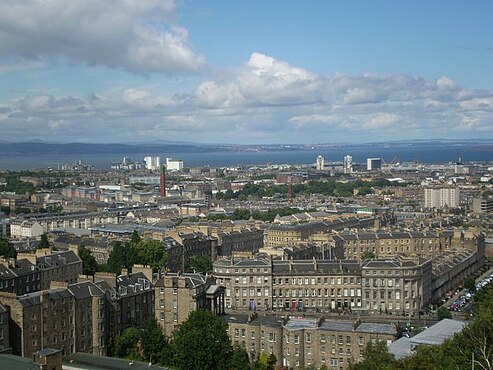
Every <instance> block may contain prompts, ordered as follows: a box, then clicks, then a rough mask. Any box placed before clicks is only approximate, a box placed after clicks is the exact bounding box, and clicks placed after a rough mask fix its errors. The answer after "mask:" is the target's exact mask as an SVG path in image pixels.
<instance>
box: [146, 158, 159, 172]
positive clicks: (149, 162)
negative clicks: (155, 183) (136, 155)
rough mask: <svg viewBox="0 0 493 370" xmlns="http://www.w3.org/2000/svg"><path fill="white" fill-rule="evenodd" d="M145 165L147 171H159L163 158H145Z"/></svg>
mask: <svg viewBox="0 0 493 370" xmlns="http://www.w3.org/2000/svg"><path fill="white" fill-rule="evenodd" d="M144 163H145V166H146V169H147V170H152V171H154V170H158V169H159V167H160V166H161V158H159V157H144Z"/></svg>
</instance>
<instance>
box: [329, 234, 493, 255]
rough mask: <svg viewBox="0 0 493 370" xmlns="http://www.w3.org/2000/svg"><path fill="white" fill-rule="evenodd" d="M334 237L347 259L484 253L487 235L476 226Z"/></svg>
mask: <svg viewBox="0 0 493 370" xmlns="http://www.w3.org/2000/svg"><path fill="white" fill-rule="evenodd" d="M332 240H333V244H334V246H336V247H341V248H342V249H343V250H344V256H345V258H356V259H361V258H365V256H373V257H375V258H388V257H390V258H392V257H394V256H396V255H407V256H419V257H423V258H431V259H434V258H437V257H438V256H440V255H441V254H443V253H444V252H447V251H452V250H459V251H463V250H472V251H477V252H478V255H484V235H483V234H482V233H481V232H480V231H479V230H475V229H474V230H466V231H464V230H460V229H454V230H441V231H416V230H394V231H385V230H377V231H367V230H361V231H343V232H339V233H337V234H336V235H333V236H332Z"/></svg>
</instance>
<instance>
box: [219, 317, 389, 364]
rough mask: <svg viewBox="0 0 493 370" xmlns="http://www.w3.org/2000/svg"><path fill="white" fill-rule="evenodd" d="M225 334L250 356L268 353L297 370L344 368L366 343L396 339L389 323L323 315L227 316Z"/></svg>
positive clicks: (352, 361)
mask: <svg viewBox="0 0 493 370" xmlns="http://www.w3.org/2000/svg"><path fill="white" fill-rule="evenodd" d="M225 320H226V321H227V322H228V325H229V329H228V332H229V335H230V337H231V340H232V342H233V343H234V344H238V345H242V346H244V347H245V349H246V350H247V352H248V353H249V356H250V358H256V356H258V355H259V354H260V353H262V352H266V353H272V354H274V355H275V356H276V359H277V365H278V366H285V367H287V368H294V369H300V368H305V367H308V366H313V367H315V368H319V367H321V366H324V365H325V366H327V367H328V368H337V369H346V368H347V367H348V366H349V365H350V364H352V363H355V362H359V361H361V360H362V358H363V351H364V349H365V347H366V345H367V343H376V342H377V341H385V342H387V343H390V342H392V341H393V340H395V339H396V337H397V334H398V328H397V327H396V326H395V325H393V324H377V323H365V322H361V321H360V320H356V321H349V320H326V319H324V318H323V317H319V318H305V317H299V316H291V317H289V316H286V317H277V316H272V315H266V316H260V315H257V314H250V315H228V316H226V317H225Z"/></svg>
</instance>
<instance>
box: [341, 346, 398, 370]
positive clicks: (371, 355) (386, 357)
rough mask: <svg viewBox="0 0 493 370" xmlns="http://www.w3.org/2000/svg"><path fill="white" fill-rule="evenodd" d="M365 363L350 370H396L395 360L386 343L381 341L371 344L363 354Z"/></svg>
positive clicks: (353, 366) (354, 365)
mask: <svg viewBox="0 0 493 370" xmlns="http://www.w3.org/2000/svg"><path fill="white" fill-rule="evenodd" d="M363 357H364V361H363V362H360V363H357V364H353V365H351V366H350V367H349V369H350V370H375V369H379V370H387V369H388V370H391V369H395V362H396V361H395V359H394V356H392V354H390V353H389V351H388V349H387V343H386V342H385V341H379V342H377V343H375V344H373V343H371V342H369V343H368V344H367V345H366V348H365V350H364V352H363Z"/></svg>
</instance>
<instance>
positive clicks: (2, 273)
mask: <svg viewBox="0 0 493 370" xmlns="http://www.w3.org/2000/svg"><path fill="white" fill-rule="evenodd" d="M19 256H21V255H19ZM40 289H41V272H40V270H39V268H38V267H36V265H35V264H33V263H32V262H31V261H29V260H28V259H25V258H19V259H17V260H14V259H10V260H0V292H9V293H15V294H17V295H22V294H26V293H30V292H35V291H37V290H40Z"/></svg>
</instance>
